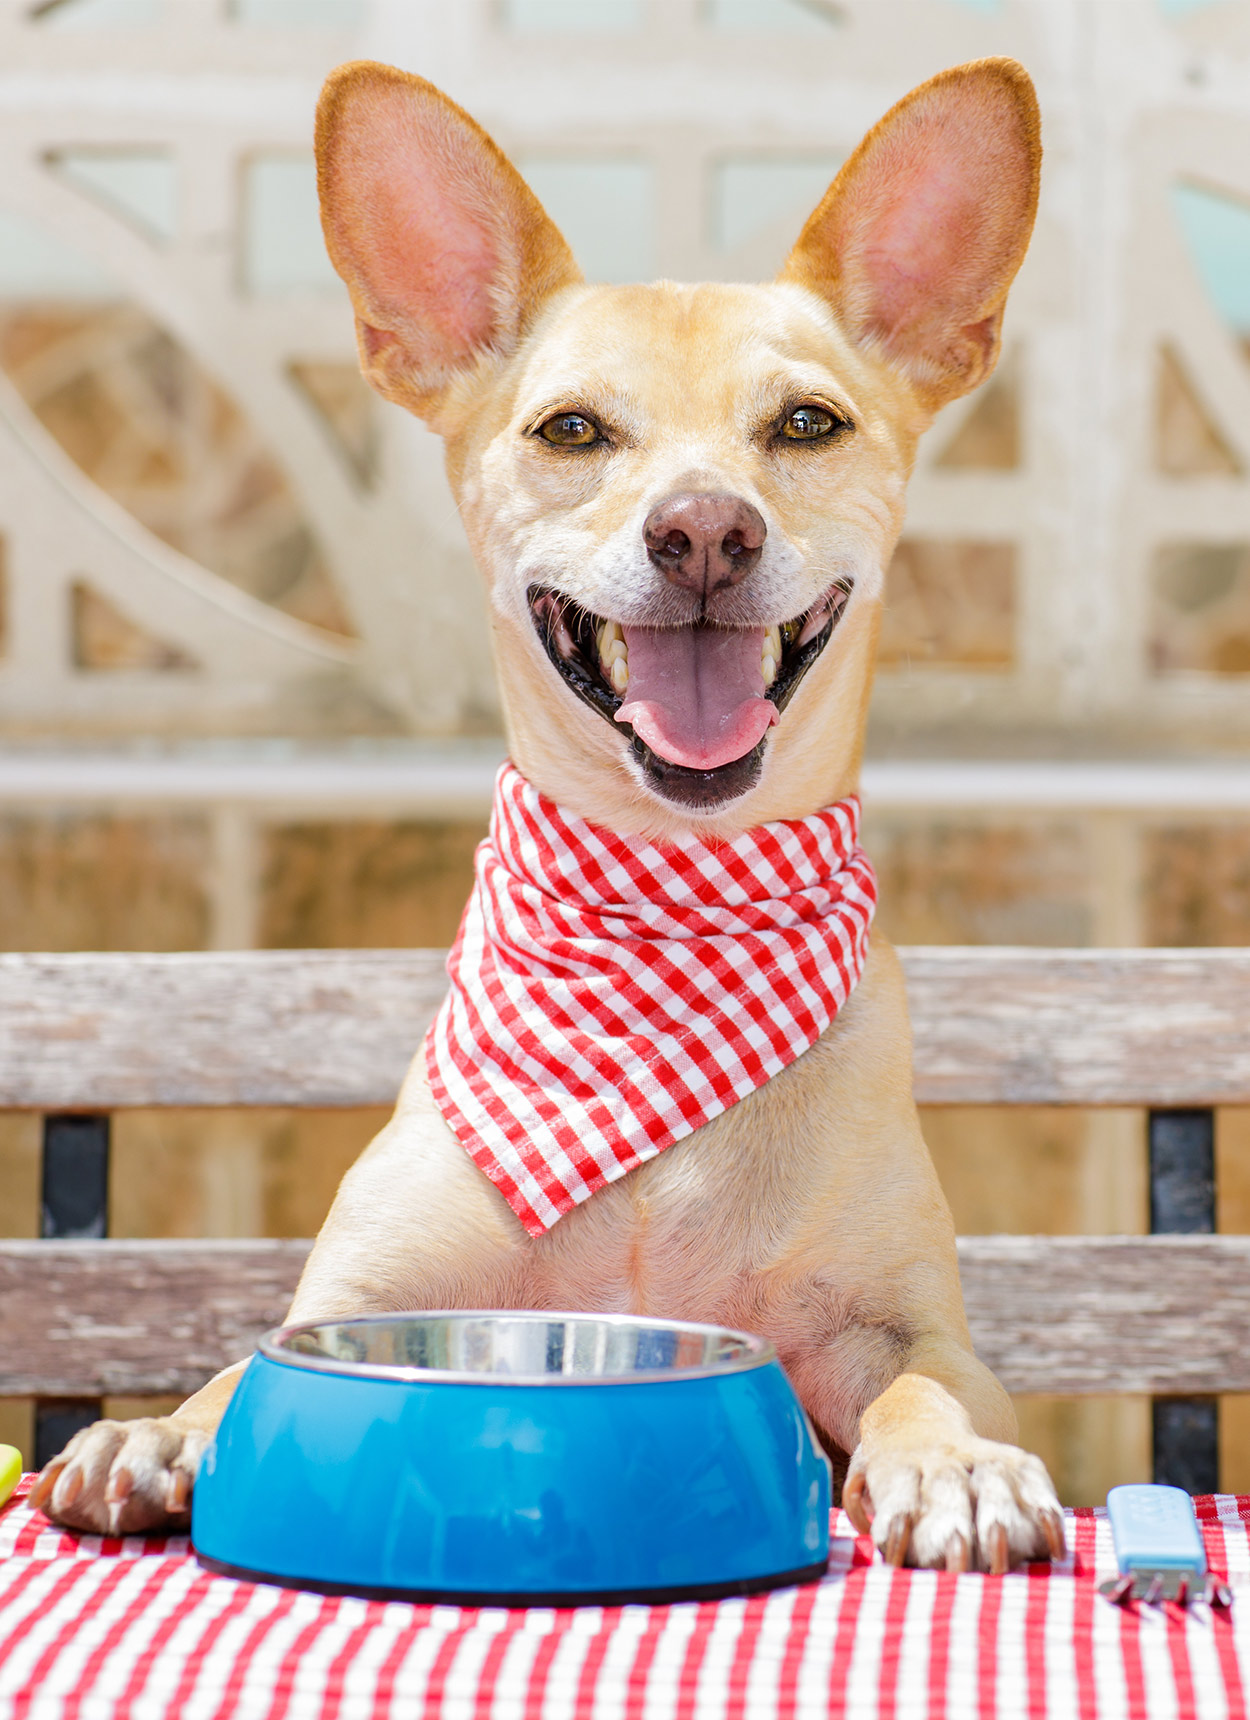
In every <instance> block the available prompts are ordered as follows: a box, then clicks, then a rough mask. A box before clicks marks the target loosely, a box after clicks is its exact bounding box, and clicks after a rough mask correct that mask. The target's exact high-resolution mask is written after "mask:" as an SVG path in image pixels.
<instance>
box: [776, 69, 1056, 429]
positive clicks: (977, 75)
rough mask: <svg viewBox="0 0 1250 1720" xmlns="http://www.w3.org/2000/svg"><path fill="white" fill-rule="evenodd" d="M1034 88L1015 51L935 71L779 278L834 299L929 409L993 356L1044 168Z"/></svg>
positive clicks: (840, 184) (887, 121) (848, 170)
mask: <svg viewBox="0 0 1250 1720" xmlns="http://www.w3.org/2000/svg"><path fill="white" fill-rule="evenodd" d="M1041 159H1042V145H1041V126H1040V120H1039V116H1038V110H1037V98H1036V96H1035V94H1034V91H1033V85H1032V83H1031V81H1030V79H1029V75H1028V73H1027V72H1026V71H1025V70H1024V67H1023V66H1021V65H1019V64H1018V62H1017V61H1015V60H1006V59H993V60H974V61H972V62H971V63H970V64H968V65H966V66H955V67H953V68H952V69H951V70H950V71H946V72H941V73H939V74H938V76H937V77H935V78H931V79H930V80H929V82H928V83H927V84H921V86H920V87H919V89H915V90H913V91H912V92H911V94H910V95H908V96H905V97H904V98H903V100H902V101H901V102H899V103H898V104H897V105H896V106H895V107H893V108H891V109H890V111H889V113H887V114H886V116H885V118H884V119H883V120H881V121H880V122H879V123H878V124H877V125H876V126H874V127H873V129H872V130H871V131H870V132H869V133H868V136H867V137H866V138H865V139H864V141H863V142H862V143H861V144H860V146H859V148H858V149H857V150H856V151H855V153H854V154H853V155H852V156H851V158H850V160H849V161H848V162H847V163H846V165H845V166H844V167H843V169H842V171H841V172H840V173H839V174H838V177H837V178H836V179H835V180H834V182H833V184H832V185H831V186H830V187H829V190H828V191H827V192H826V193H825V196H824V198H823V200H822V201H821V203H820V204H819V206H818V207H817V209H816V211H815V213H814V214H813V215H812V217H811V219H810V220H809V221H808V223H807V225H806V227H804V229H803V231H802V233H801V234H800V236H799V241H798V243H797V245H796V246H795V247H794V250H793V251H792V252H791V253H790V256H789V258H788V259H787V261H786V265H785V268H784V269H783V270H782V274H781V279H782V280H788V281H796V282H798V283H800V284H801V285H803V286H805V287H809V288H810V289H811V290H812V291H813V292H816V293H819V294H820V296H821V297H822V298H824V299H826V300H828V302H829V303H830V304H831V305H832V307H833V309H834V310H835V311H836V313H837V315H838V318H839V320H840V322H841V323H842V326H843V327H844V328H845V329H846V331H847V333H848V334H849V335H850V336H851V337H852V339H853V340H855V341H856V342H859V343H862V344H865V345H869V346H872V347H874V348H875V349H876V350H877V351H879V352H880V353H882V355H883V356H885V357H886V358H888V359H891V360H892V361H893V362H894V363H896V364H897V365H899V366H900V367H901V368H902V369H903V370H904V371H905V372H906V374H907V376H908V379H909V380H910V382H911V384H912V386H913V388H914V389H915V390H916V393H917V394H918V395H919V396H920V398H921V400H922V401H923V402H924V404H925V405H926V406H927V407H929V408H930V409H936V408H937V407H938V406H941V405H942V404H943V403H944V402H945V401H947V400H953V399H954V398H955V397H956V396H957V395H960V394H965V393H967V391H968V390H969V389H970V388H975V387H976V385H977V383H978V382H981V381H983V380H984V379H985V377H987V376H988V375H989V373H990V371H991V370H992V369H993V368H994V361H995V359H996V358H997V357H998V346H999V339H1000V333H1001V326H1002V315H1003V305H1004V303H1005V302H1006V298H1007V289H1008V287H1009V286H1010V285H1011V283H1012V280H1013V279H1014V277H1015V273H1016V270H1017V269H1018V268H1019V267H1020V263H1021V261H1022V260H1023V257H1024V253H1025V249H1026V248H1027V246H1028V242H1029V235H1030V233H1031V232H1032V230H1033V217H1034V215H1035V213H1036V211H1037V189H1038V177H1039V172H1040V168H1041Z"/></svg>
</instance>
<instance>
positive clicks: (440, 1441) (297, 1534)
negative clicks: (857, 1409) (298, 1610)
mask: <svg viewBox="0 0 1250 1720" xmlns="http://www.w3.org/2000/svg"><path fill="white" fill-rule="evenodd" d="M828 1517H829V1474H828V1465H827V1464H826V1462H825V1460H824V1458H823V1456H822V1455H821V1453H820V1451H819V1448H818V1447H817V1445H816V1443H815V1441H814V1439H813V1436H812V1432H811V1428H810V1426H809V1424H808V1422H807V1419H806V1417H805V1416H804V1414H803V1411H802V1409H801V1408H800V1407H799V1404H798V1400H797V1399H796V1398H795V1395H794V1392H793V1389H792V1388H791V1386H790V1384H789V1381H788V1380H787V1379H786V1377H785V1374H784V1373H783V1372H782V1370H781V1367H780V1364H779V1363H778V1361H777V1357H776V1353H775V1352H774V1350H773V1348H772V1345H771V1344H769V1343H767V1342H766V1341H765V1340H764V1339H762V1338H757V1337H752V1336H750V1335H749V1334H747V1333H744V1332H733V1331H729V1330H727V1329H725V1328H723V1327H718V1326H699V1325H692V1324H688V1323H683V1322H677V1321H660V1320H638V1319H632V1318H626V1317H614V1316H605V1315H591V1314H550V1313H476V1312H469V1313H432V1314H390V1315H381V1316H372V1317H369V1318H365V1319H358V1320H340V1321H323V1322H317V1323H313V1324H309V1325H303V1326H292V1327H287V1328H285V1329H283V1330H280V1331H276V1332H271V1333H269V1334H268V1336H267V1337H266V1338H264V1339H263V1340H262V1342H261V1344H260V1348H259V1351H258V1353H257V1355H256V1356H254V1357H253V1359H252V1361H251V1363H250V1364H249V1366H248V1369H247V1371H246V1373H245V1374H244V1376H243V1379H242V1381H241V1382H240V1385H239V1387H238V1389H237V1390H236V1392H235V1395H234V1398H233V1399H232V1401H231V1404H230V1407H229V1409H228V1410H227V1412H226V1415H225V1418H224V1419H223V1421H222V1424H221V1427H220V1429H219V1430H218V1434H217V1438H216V1441H215V1442H214V1444H213V1446H211V1447H210V1449H209V1451H208V1452H207V1454H206V1455H205V1459H204V1465H203V1468H202V1470H201V1474H200V1479H199V1481H198V1483H197V1486H196V1491H195V1500H194V1506H193V1517H192V1537H193V1539H194V1542H195V1547H196V1550H197V1552H198V1553H199V1555H200V1557H201V1559H202V1560H203V1562H204V1563H205V1564H207V1565H208V1566H209V1567H210V1568H212V1569H215V1570H224V1571H229V1572H231V1573H235V1574H244V1575H248V1576H254V1577H260V1578H262V1579H263V1580H270V1581H278V1582H286V1583H293V1584H297V1585H301V1586H306V1587H313V1588H319V1589H326V1590H329V1591H332V1592H346V1593H355V1594H362V1593H363V1594H380V1595H401V1596H408V1597H411V1598H420V1599H447V1600H463V1601H467V1602H472V1603H482V1602H484V1601H487V1600H493V1601H500V1602H504V1603H507V1602H513V1603H520V1602H523V1601H535V1602H542V1603H546V1604H555V1603H557V1602H564V1603H574V1602H577V1601H589V1600H624V1599H644V1598H645V1599H673V1598H678V1597H691V1596H696V1595H698V1596H712V1595H716V1594H730V1593H736V1592H744V1591H747V1590H750V1589H759V1588H768V1587H773V1586H776V1585H778V1584H781V1583H786V1582H796V1581H802V1580H806V1579H808V1578H811V1577H814V1576H817V1575H819V1574H821V1572H823V1570H824V1567H825V1562H826V1559H827V1556H828Z"/></svg>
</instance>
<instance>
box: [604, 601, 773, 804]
mask: <svg viewBox="0 0 1250 1720" xmlns="http://www.w3.org/2000/svg"><path fill="white" fill-rule="evenodd" d="M622 631H623V632H624V634H625V644H626V646H627V647H628V649H629V691H628V694H627V696H626V699H625V703H624V704H623V705H622V706H621V708H620V710H619V711H617V713H616V720H617V722H618V723H631V724H632V725H633V729H634V733H635V734H636V735H638V736H640V737H641V739H642V740H644V741H645V742H646V744H647V745H648V746H649V747H650V748H651V751H652V752H653V753H658V754H659V756H660V757H661V758H663V759H667V760H668V762H669V763H670V764H680V765H685V766H686V767H687V768H688V769H690V770H715V769H716V768H717V766H718V765H722V764H731V763H732V762H733V760H734V759H737V758H742V757H743V755H744V754H746V753H749V752H750V751H751V749H752V748H753V747H754V746H755V745H756V744H757V743H758V742H759V741H760V740H762V739H763V737H764V734H765V732H766V731H767V729H768V727H769V725H770V724H772V723H775V722H776V721H777V707H776V706H775V705H774V704H772V703H771V702H770V701H769V700H768V699H766V698H765V697H764V677H763V674H762V672H761V670H760V657H761V655H762V653H763V648H764V629H763V628H762V627H725V628H721V627H671V628H660V627H623V628H622Z"/></svg>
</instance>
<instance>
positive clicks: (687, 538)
mask: <svg viewBox="0 0 1250 1720" xmlns="http://www.w3.org/2000/svg"><path fill="white" fill-rule="evenodd" d="M642 535H643V539H644V540H645V542H646V545H647V554H648V555H649V556H650V557H651V560H652V562H653V563H654V564H655V566H656V567H658V568H659V570H660V572H661V573H662V574H663V575H664V577H665V579H667V580H669V581H671V582H672V584H673V585H680V586H682V587H684V589H686V590H687V591H697V592H699V593H700V594H701V595H702V596H703V597H705V598H707V597H711V595H712V593H713V592H715V591H723V590H724V589H725V588H726V587H727V586H730V585H737V583H738V581H739V580H741V579H745V578H746V576H747V574H748V573H750V571H751V569H752V568H753V567H754V566H755V564H756V562H757V561H758V560H759V559H760V550H761V549H762V548H763V547H764V539H765V538H766V537H767V536H768V527H767V526H766V525H765V524H764V520H763V516H762V515H761V513H760V511H759V509H758V508H753V507H752V506H751V504H750V502H748V501H745V500H744V499H743V498H742V497H741V496H717V495H708V494H706V493H704V494H698V493H695V492H690V493H688V494H685V495H678V496H666V497H665V499H664V500H663V501H662V502H660V503H659V504H658V506H656V507H654V508H652V510H651V512H650V513H649V514H648V515H647V523H646V524H645V525H644V526H643V528H642Z"/></svg>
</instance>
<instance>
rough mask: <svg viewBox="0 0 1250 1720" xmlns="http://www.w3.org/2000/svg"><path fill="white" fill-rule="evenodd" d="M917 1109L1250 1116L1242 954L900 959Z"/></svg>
mask: <svg viewBox="0 0 1250 1720" xmlns="http://www.w3.org/2000/svg"><path fill="white" fill-rule="evenodd" d="M900 954H901V955H902V957H903V965H904V968H905V970H906V974H907V991H908V997H909V1000H910V1005H911V1014H912V1023H913V1028H914V1030H915V1037H916V1049H915V1072H916V1098H917V1100H918V1101H919V1102H920V1103H921V1104H923V1105H1149V1106H1155V1107H1168V1106H1173V1105H1204V1106H1205V1105H1245V1104H1247V1103H1250V951H1246V950H1240V949H1211V950H1045V949H1001V948H1000V949H993V948H985V949H975V948H967V949H956V948H945V949H943V948H938V947H936V946H933V947H915V948H911V949H907V950H902V951H900Z"/></svg>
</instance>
